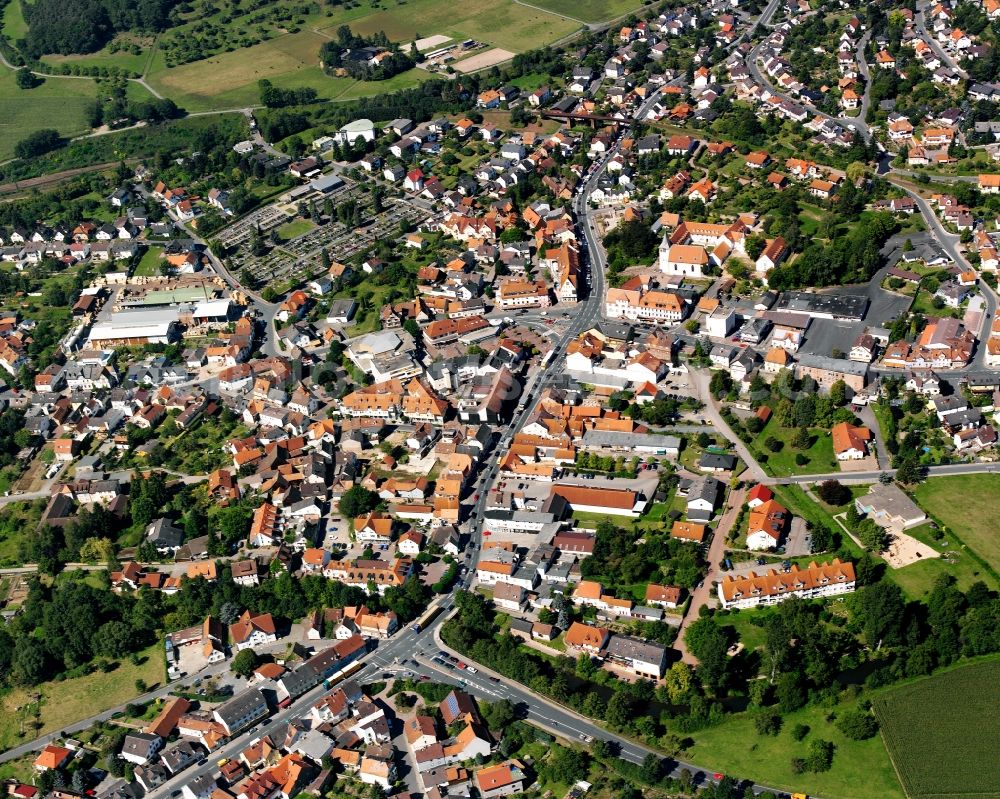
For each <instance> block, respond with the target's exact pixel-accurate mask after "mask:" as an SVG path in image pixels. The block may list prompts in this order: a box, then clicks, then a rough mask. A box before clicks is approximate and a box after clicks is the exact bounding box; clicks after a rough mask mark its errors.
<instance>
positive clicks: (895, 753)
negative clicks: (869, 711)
mask: <svg viewBox="0 0 1000 799" xmlns="http://www.w3.org/2000/svg"><path fill="white" fill-rule="evenodd" d="M998 705H1000V661H998V660H996V659H993V660H987V661H982V662H979V663H974V664H971V665H967V666H961V667H958V668H955V669H953V670H951V671H948V672H945V673H943V674H937V675H935V676H933V677H928V678H926V679H922V680H919V681H917V682H914V683H911V684H909V685H905V686H900V687H898V688H894V689H892V690H890V691H888V692H887V693H885V694H883V695H882V696H880V697H879V698H878V699H877V700H876V701H875V712H876V714H877V715H878V718H879V722H880V724H881V725H882V737H883V739H884V741H885V745H886V748H887V749H888V750H889V755H890V757H891V758H892V762H893V765H894V766H895V768H896V772H897V774H898V775H899V778H900V781H901V782H902V783H903V788H904V789H905V791H906V794H907V796H909V797H910V798H911V799H953V798H954V799H958V797H966V798H968V797H987V796H997V795H998V794H1000V770H998V769H997V768H996V740H995V738H994V736H993V735H992V734H990V731H991V730H992V728H993V724H994V722H995V721H996V713H997V707H998Z"/></svg>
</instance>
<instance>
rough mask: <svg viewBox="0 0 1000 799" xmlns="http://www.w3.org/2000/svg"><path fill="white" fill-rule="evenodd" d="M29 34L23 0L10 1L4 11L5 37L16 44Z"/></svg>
mask: <svg viewBox="0 0 1000 799" xmlns="http://www.w3.org/2000/svg"><path fill="white" fill-rule="evenodd" d="M27 32H28V23H27V22H25V21H24V13H23V12H22V11H21V0H10V2H9V3H7V5H6V6H5V7H4V10H3V35H4V36H6V37H7V38H8V39H10V40H11V41H13V42H16V41H17V40H18V39H23V38H24V35H25V34H26V33H27Z"/></svg>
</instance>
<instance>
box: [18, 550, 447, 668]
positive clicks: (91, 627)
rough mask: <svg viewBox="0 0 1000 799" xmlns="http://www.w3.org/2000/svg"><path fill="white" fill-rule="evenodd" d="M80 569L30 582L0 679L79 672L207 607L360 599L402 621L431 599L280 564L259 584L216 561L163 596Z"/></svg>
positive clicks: (281, 614)
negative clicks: (120, 587) (125, 589)
mask: <svg viewBox="0 0 1000 799" xmlns="http://www.w3.org/2000/svg"><path fill="white" fill-rule="evenodd" d="M85 576H86V575H84V574H83V573H82V572H81V573H77V574H74V575H70V578H69V579H64V580H59V581H57V582H56V583H55V584H54V585H52V586H47V585H45V583H43V582H42V581H41V580H32V581H31V585H30V587H29V591H28V597H27V599H26V600H25V603H24V605H23V613H21V615H19V616H18V617H17V618H16V619H15V620H14V621H13V622H11V624H10V625H8V627H6V628H0V675H3V676H2V677H0V680H2V681H4V682H8V683H10V684H19V685H36V684H38V683H41V682H44V681H46V680H50V679H52V678H54V677H56V676H57V675H59V674H64V675H71V674H79V673H83V672H84V671H87V670H90V669H92V668H94V667H95V666H96V665H98V662H95V661H100V660H101V659H104V660H105V662H107V661H111V660H117V659H120V658H123V657H126V656H128V655H130V654H134V653H137V652H139V651H140V650H142V649H144V648H146V647H148V646H149V645H150V644H152V643H153V641H154V640H156V638H157V636H158V635H160V634H161V633H162V632H163V631H164V630H176V629H181V628H184V627H188V626H192V625H195V624H199V623H201V622H202V621H203V620H204V619H205V617H206V616H208V615H209V614H211V615H213V616H215V617H217V618H219V619H220V621H222V622H223V623H224V624H230V623H232V622H233V621H235V620H236V618H238V616H239V614H240V613H241V612H242V610H243V609H244V608H249V609H250V610H251V612H253V613H255V614H257V613H271V614H272V615H273V616H274V617H275V618H277V619H279V620H280V621H283V622H291V621H293V620H295V619H300V618H302V617H303V616H305V615H306V613H308V612H309V611H311V610H315V609H321V608H328V607H344V606H345V605H359V604H362V603H365V604H367V605H368V606H369V607H372V608H374V609H380V610H392V611H394V612H395V613H396V614H398V616H399V617H400V620H401V621H403V622H404V623H405V622H408V621H411V620H412V619H415V618H416V617H417V616H418V615H419V614H420V613H421V612H423V610H424V608H426V606H427V603H428V602H429V601H430V598H431V594H430V591H429V590H428V589H427V587H426V586H424V585H423V583H422V582H421V581H420V580H419V579H411V580H408V581H407V582H406V584H405V585H404V586H402V587H394V588H390V589H389V590H388V591H386V593H385V595H384V596H383V597H380V596H379V595H378V592H377V591H369V592H366V591H364V590H362V589H360V588H357V587H352V586H348V585H345V584H344V583H341V582H338V581H335V580H328V579H326V578H324V577H322V576H319V575H307V576H305V577H303V578H301V579H298V578H295V577H293V576H292V575H291V574H289V573H288V572H287V571H282V572H281V573H280V574H278V575H277V576H275V577H274V578H273V579H270V580H266V581H265V582H263V583H262V584H261V585H260V586H253V587H247V586H239V585H237V584H236V583H234V582H233V581H232V575H231V571H230V568H229V566H228V565H224V566H222V567H220V577H219V580H218V581H216V582H207V581H206V580H204V579H203V578H200V577H199V578H197V579H195V580H189V579H187V578H186V577H185V578H183V580H182V587H181V590H180V591H178V592H177V593H176V594H174V595H171V596H167V595H165V594H163V593H161V592H159V591H152V590H142V591H139V592H136V593H132V594H128V593H126V594H116V593H113V592H112V591H110V590H109V588H110V585H109V582H108V575H107V573H106V572H105V573H104V574H103V581H104V584H103V585H101V586H100V587H97V586H93V585H91V584H90V583H89V582H88V581H86V580H85Z"/></svg>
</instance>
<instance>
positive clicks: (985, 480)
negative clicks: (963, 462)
mask: <svg viewBox="0 0 1000 799" xmlns="http://www.w3.org/2000/svg"><path fill="white" fill-rule="evenodd" d="M913 493H914V495H915V496H916V499H917V502H919V503H920V507H922V508H923V509H924V510H925V511H927V513H928V515H930V516H932V517H934V518H935V519H937V521H938V522H939V523H941V524H943V525H945V526H946V527H947V529H948V535H947V540H950V542H951V544H952V547H951V548H952V549H955V548H956V546H955V545H956V544H957V543H958V542H957V541H955V540H954V538H955V537H956V536H957V537H958V538H959V539H960V540H961V543H962V544H964V545H965V546H967V547H969V548H970V549H972V550H973V552H975V553H976V554H977V555H979V556H980V557H981V558H982V559H983V560H985V561H986V562H987V563H988V564H989V565H990V566H991V567H992V568H994V569H1000V535H997V529H998V528H997V519H1000V475H996V474H963V475H961V476H952V477H931V478H930V479H928V480H926V481H925V482H923V483H921V484H920V485H918V486H917V488H916V490H915V491H914V492H913ZM973 509H974V511H973Z"/></svg>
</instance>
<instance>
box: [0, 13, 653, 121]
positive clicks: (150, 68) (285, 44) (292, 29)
mask: <svg viewBox="0 0 1000 799" xmlns="http://www.w3.org/2000/svg"><path fill="white" fill-rule="evenodd" d="M280 4H284V5H288V6H289V8H296V15H295V18H294V20H293V22H292V23H286V24H284V27H282V26H276V25H275V24H272V23H259V24H258V23H250V22H249V20H248V18H244V17H237V18H235V19H233V20H231V21H230V22H228V23H223V22H222V19H221V14H222V12H220V11H218V10H217V9H215V8H214V7H213V8H210V9H209V13H208V14H207V15H206V14H205V13H202V7H201V5H199V4H197V3H195V4H194V9H193V11H192V12H191V13H187V14H185V16H184V19H185V20H186V21H185V22H184V23H183V24H181V25H179V26H177V27H175V28H172V29H171V30H170V31H168V32H167V33H165V34H163V35H162V36H161V37H160V38H159V39H157V40H152V39H145V40H140V39H136V38H134V37H129V36H128V35H123V36H120V37H118V39H117V40H116V41H115V42H113V43H112V44H110V45H108V46H107V47H105V48H103V49H102V50H100V51H98V52H96V53H91V54H87V55H73V56H45V57H44V61H45V62H46V63H49V64H51V65H53V66H57V65H62V64H67V63H68V64H78V65H80V66H81V67H84V66H89V67H103V68H114V67H118V68H120V69H123V70H127V71H128V72H130V73H136V74H144V75H145V78H146V80H147V81H148V83H149V85H150V86H152V87H153V89H154V90H156V91H157V92H159V93H160V94H162V95H164V96H166V97H169V98H170V99H172V100H174V102H176V103H177V104H178V105H179V106H181V107H182V108H184V109H186V110H188V111H190V112H201V111H214V110H224V109H231V108H241V107H246V106H250V105H256V104H258V103H259V95H258V89H257V82H258V81H259V80H261V79H264V78H266V79H268V80H270V81H271V82H272V83H274V84H275V85H276V86H278V87H280V88H287V89H293V88H300V87H305V86H309V87H312V88H314V89H316V91H317V93H318V96H319V98H320V99H321V100H352V99H356V98H359V97H365V96H369V95H372V94H381V93H385V92H387V91H395V90H398V89H402V88H408V87H411V86H415V85H417V84H418V83H420V82H421V81H423V80H427V79H428V78H429V77H431V73H428V72H426V71H424V70H420V69H413V70H410V71H408V72H405V73H403V74H401V75H397V76H395V77H394V78H392V79H391V80H388V81H378V82H370V81H355V80H350V79H347V78H336V77H330V76H328V75H326V74H324V73H323V71H322V69H321V68H320V65H319V49H320V46H321V45H322V44H323V42H325V41H327V40H329V39H331V38H334V36H335V35H336V31H337V28H338V27H340V26H341V25H344V24H349V25H350V27H351V29H352V30H353V31H354V32H355V33H359V34H362V35H371V34H374V33H377V32H379V31H385V33H386V35H387V36H388V37H389V38H390V39H393V40H395V41H400V42H404V43H407V42H410V41H413V40H415V39H417V38H421V37H426V36H432V35H437V34H440V35H444V36H447V37H448V38H450V39H453V40H464V39H476V40H477V41H479V42H481V43H483V44H484V45H486V46H487V47H497V48H503V49H505V50H509V51H511V52H515V53H519V52H524V51H525V50H530V49H532V48H536V47H539V46H542V45H544V44H546V43H548V42H553V41H556V40H558V39H561V38H563V37H565V36H567V35H569V34H572V33H573V32H575V31H577V30H578V29H579V28H580V23H579V22H577V21H576V20H577V19H579V20H582V21H587V22H589V21H593V20H596V19H607V18H611V17H615V16H620V15H621V14H623V13H625V12H627V11H629V10H635V9H637V8H640V7H641V5H640V3H639V2H637V0H585V2H584V4H583V6H581V7H580V8H579V9H578V14H579V16H577V14H576V13H572V14H571V13H569V11H567V9H565V8H562V7H561V6H563V5H565V0H548V2H542V3H539V4H538V6H537V7H533V6H528V5H521V4H518V3H515V2H514V0H497V2H491V1H490V0H469V1H468V2H465V3H462V4H459V5H456V4H454V3H450V2H445V0H361V1H360V2H358V3H354V4H352V5H351V7H349V8H348V7H345V6H337V7H328V6H322V7H321V6H311V7H309V10H308V13H302V14H299V13H298V10H300V9H303V8H304V7H302V6H300V5H297V4H291V3H289V2H288V0H279V5H280ZM545 9H551V11H552V12H555V13H550V12H549V11H547V10H545ZM560 14H566V16H572V17H574V19H567V18H565V17H563V16H560ZM2 22H3V30H4V33H5V34H6V35H7V36H8V38H10V39H12V40H16V39H17V38H18V37H20V36H23V34H24V29H25V26H24V20H23V17H22V15H21V9H20V6H19V4H18V0H13V2H11V3H9V4H8V6H7V8H6V10H5V14H4V17H3V19H2ZM206 25H208V26H210V27H211V29H212V30H213V31H214V32H215V33H216V34H217V33H218V31H219V30H221V29H226V30H232V31H233V35H232V38H231V39H229V40H228V41H227V42H225V46H224V47H223V46H216V47H214V48H207V47H206V48H205V49H204V55H205V57H203V58H200V59H199V60H197V61H189V62H188V63H182V64H180V65H178V66H168V58H167V55H166V53H165V51H166V50H167V48H168V47H170V46H171V42H175V41H178V40H180V41H189V42H192V43H193V42H197V41H200V40H201V38H202V37H201V36H200V35H199V34H200V32H202V31H203V30H204V27H205V26H206ZM255 26H256V27H260V28H261V31H259V32H258V33H260V34H261V35H263V37H264V39H265V40H264V41H260V42H259V43H257V44H252V45H250V46H246V45H247V43H248V42H250V41H255V40H256V39H254V38H248V37H247V36H244V35H243V33H241V31H244V28H248V29H249V28H253V29H254V30H256V27H255ZM244 32H245V31H244ZM218 40H219V36H218V35H215V36H214V38H213V41H216V42H218ZM136 48H138V52H136ZM171 52H173V51H171ZM80 82H81V83H83V84H85V85H89V86H90V88H89V89H84V88H83V87H80V88H78V89H77V90H76V93H80V92H83V93H87V92H89V93H90V94H91V95H92V94H93V91H94V90H93V86H92V84H87V82H86V81H80ZM59 87H60V91H59V95H60V96H62V97H70V98H71V99H72V98H73V97H74V92H73V91H72V90H70V89H68V88H64V87H63V86H62V84H59ZM2 96H3V91H2V89H0V99H2ZM36 96H38V95H36ZM5 110H7V109H5V108H3V107H2V106H0V112H3V111H5ZM59 110H60V111H61V114H62V116H63V117H64V119H63V120H56V121H57V124H56V125H55V127H57V128H58V129H59V130H60V131H61V132H62V131H63V130H64V129H65V130H66V131H67V132H79V127H78V126H79V124H80V121H79V120H80V119H82V116H81V114H82V112H81V111H80V104H79V103H74V102H70V103H69V104H68V105H67V106H65V107H64V108H62V109H59ZM25 113H28V112H27V111H23V112H21V114H22V115H23V114H25ZM4 116H7V115H4ZM36 116H38V117H39V118H48V117H50V116H51V114H50V113H49V112H48V111H46V110H44V109H43V110H40V111H38V112H36ZM15 124H17V125H18V129H19V130H22V129H23V130H28V128H29V126H28V125H26V124H20V123H15ZM35 129H37V128H35ZM0 130H2V128H0ZM17 138H21V136H20V135H19V136H18V137H17Z"/></svg>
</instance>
